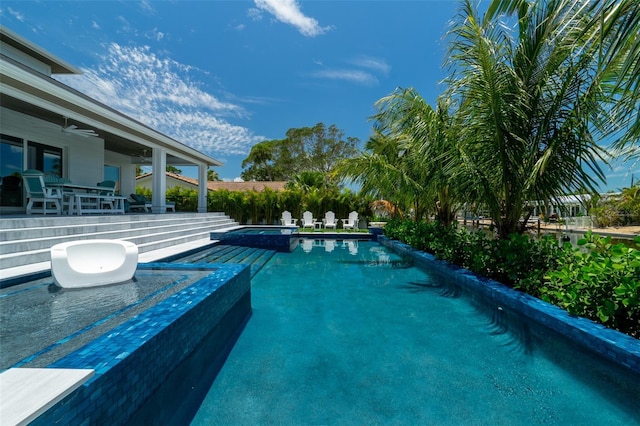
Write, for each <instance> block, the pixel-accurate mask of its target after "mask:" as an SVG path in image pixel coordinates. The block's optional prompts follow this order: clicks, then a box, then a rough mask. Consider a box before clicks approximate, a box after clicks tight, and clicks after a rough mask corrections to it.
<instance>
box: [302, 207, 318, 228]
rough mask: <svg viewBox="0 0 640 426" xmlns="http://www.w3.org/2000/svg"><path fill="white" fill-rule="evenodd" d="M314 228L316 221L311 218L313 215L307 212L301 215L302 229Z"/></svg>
mask: <svg viewBox="0 0 640 426" xmlns="http://www.w3.org/2000/svg"><path fill="white" fill-rule="evenodd" d="M315 227H316V219H315V218H314V217H313V213H311V212H310V211H309V210H307V211H306V212H304V213H302V229H304V228H311V229H315Z"/></svg>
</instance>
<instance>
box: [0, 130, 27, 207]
mask: <svg viewBox="0 0 640 426" xmlns="http://www.w3.org/2000/svg"><path fill="white" fill-rule="evenodd" d="M23 158H24V147H23V141H22V139H18V138H15V137H13V136H8V135H0V205H1V206H6V207H20V206H22V177H21V175H22V170H24V163H23Z"/></svg>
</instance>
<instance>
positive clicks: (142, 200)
mask: <svg viewBox="0 0 640 426" xmlns="http://www.w3.org/2000/svg"><path fill="white" fill-rule="evenodd" d="M129 197H131V200H129V209H130V210H133V209H138V210H142V211H145V212H150V211H151V201H149V200H148V199H147V197H145V196H144V195H139V194H131V195H129ZM132 200H133V201H132ZM166 207H167V210H171V211H174V212H175V211H176V203H175V202H174V201H167V202H166Z"/></svg>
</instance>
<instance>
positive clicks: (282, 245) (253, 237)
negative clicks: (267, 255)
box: [210, 227, 299, 252]
mask: <svg viewBox="0 0 640 426" xmlns="http://www.w3.org/2000/svg"><path fill="white" fill-rule="evenodd" d="M246 229H247V230H250V231H253V230H255V229H256V228H255V227H246ZM279 229H281V230H286V231H290V232H289V233H284V234H278V233H274V232H266V233H264V234H259V233H255V232H247V233H242V228H239V229H234V230H231V231H222V232H220V231H215V232H211V234H210V237H211V239H212V240H220V242H221V243H222V244H229V245H232V246H240V247H253V248H263V249H268V250H276V251H280V252H292V251H293V250H294V249H295V248H296V246H297V245H298V239H299V235H298V234H297V231H296V230H295V228H287V227H270V229H267V228H265V230H267V231H273V230H276V231H277V230H279Z"/></svg>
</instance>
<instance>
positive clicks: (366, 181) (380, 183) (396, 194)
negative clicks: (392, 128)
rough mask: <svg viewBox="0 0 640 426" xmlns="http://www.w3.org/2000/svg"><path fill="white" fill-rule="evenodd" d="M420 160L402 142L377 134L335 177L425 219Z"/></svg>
mask: <svg viewBox="0 0 640 426" xmlns="http://www.w3.org/2000/svg"><path fill="white" fill-rule="evenodd" d="M415 160H416V156H415V155H413V152H412V150H411V149H410V147H409V146H408V145H407V144H406V143H404V141H403V140H401V138H398V137H395V136H390V135H384V134H382V133H380V132H375V133H374V135H373V136H371V137H370V138H369V140H368V141H367V143H366V144H365V152H363V153H362V154H361V155H360V156H359V157H353V158H347V159H344V160H342V161H341V162H340V163H339V164H338V165H337V166H336V168H335V169H334V173H336V174H337V175H338V176H341V177H342V178H346V179H350V180H352V181H354V182H356V183H358V184H360V193H361V194H362V195H368V196H371V197H374V198H378V199H386V200H388V201H390V202H391V203H393V204H394V205H396V206H398V207H399V208H400V210H402V211H404V212H409V211H411V210H413V214H414V217H415V218H416V219H421V218H422V217H423V216H424V211H425V209H424V203H423V195H424V188H423V186H422V182H423V181H424V179H423V175H422V170H421V169H420V168H419V167H417V162H416V161H415Z"/></svg>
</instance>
